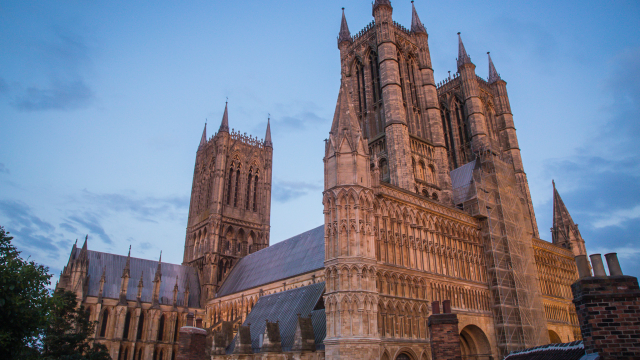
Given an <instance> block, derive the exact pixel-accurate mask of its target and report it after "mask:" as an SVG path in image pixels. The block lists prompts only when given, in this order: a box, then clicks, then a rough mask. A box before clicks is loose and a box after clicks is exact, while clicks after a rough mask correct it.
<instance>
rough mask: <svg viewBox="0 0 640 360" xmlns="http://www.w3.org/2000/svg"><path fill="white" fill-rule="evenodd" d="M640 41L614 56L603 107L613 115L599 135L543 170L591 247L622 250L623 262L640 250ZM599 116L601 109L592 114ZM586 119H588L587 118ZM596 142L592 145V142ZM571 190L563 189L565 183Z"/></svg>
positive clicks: (635, 268) (637, 269) (638, 270)
mask: <svg viewBox="0 0 640 360" xmlns="http://www.w3.org/2000/svg"><path fill="white" fill-rule="evenodd" d="M637 63H640V47H639V48H635V49H629V50H627V51H625V52H624V53H622V54H620V55H619V56H618V57H616V58H615V61H614V63H613V71H612V72H611V74H610V77H609V79H608V80H607V81H606V82H605V83H604V86H603V89H604V90H605V91H606V92H607V93H609V94H610V95H611V99H612V100H611V102H610V104H609V106H607V107H606V108H605V109H603V111H605V112H606V113H607V114H608V116H609V118H608V120H607V121H606V122H605V124H604V125H603V127H602V128H601V129H600V131H599V133H598V136H597V138H593V139H589V140H588V141H587V142H586V143H585V144H584V145H583V146H582V147H580V148H579V149H578V152H577V154H576V155H575V156H572V157H570V158H558V159H553V160H551V161H549V162H548V163H547V164H546V166H545V171H546V172H547V173H548V174H549V175H551V176H550V177H554V178H555V179H556V185H557V186H558V187H559V191H560V192H561V195H562V197H563V199H564V201H565V204H567V206H568V207H569V211H570V212H571V215H572V217H573V219H574V220H575V221H576V222H578V223H580V225H581V226H580V231H581V233H582V236H583V238H584V239H585V242H586V244H587V250H588V251H589V252H593V251H594V250H606V251H607V252H612V251H613V252H618V253H620V254H621V255H620V258H621V261H622V262H623V265H624V266H623V270H624V268H625V267H628V268H629V269H632V271H635V272H636V273H635V275H640V265H632V264H633V262H634V261H633V260H634V256H635V255H637V254H639V253H640V242H639V241H638V240H637V233H638V231H640V149H639V148H638V146H637V144H638V143H640V119H639V118H638V115H637V114H638V110H640V106H639V104H640V69H638V67H637V66H636V64H637ZM594 116H598V114H594ZM585 121H588V119H586V120H585ZM594 143H597V144H598V146H597V147H594V146H593V144H594ZM596 149H597V150H596ZM564 187H566V188H568V189H570V190H569V191H566V190H565V192H563V190H562V188H564Z"/></svg>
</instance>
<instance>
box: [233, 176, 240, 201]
mask: <svg viewBox="0 0 640 360" xmlns="http://www.w3.org/2000/svg"><path fill="white" fill-rule="evenodd" d="M239 183H240V169H238V170H236V188H235V191H234V193H233V206H234V207H237V206H238V184H239Z"/></svg>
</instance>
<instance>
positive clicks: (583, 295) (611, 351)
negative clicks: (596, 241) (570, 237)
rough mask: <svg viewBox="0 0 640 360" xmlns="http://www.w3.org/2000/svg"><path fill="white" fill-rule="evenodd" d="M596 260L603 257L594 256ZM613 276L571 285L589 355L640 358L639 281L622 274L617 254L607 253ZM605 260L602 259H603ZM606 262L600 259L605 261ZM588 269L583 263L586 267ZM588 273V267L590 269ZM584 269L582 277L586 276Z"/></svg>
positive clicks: (604, 359) (605, 358)
mask: <svg viewBox="0 0 640 360" xmlns="http://www.w3.org/2000/svg"><path fill="white" fill-rule="evenodd" d="M591 256H592V261H593V257H594V256H596V258H599V257H600V254H594V255H591ZM606 257H607V262H608V265H609V273H613V274H619V275H613V276H606V274H604V275H603V274H602V272H604V269H602V272H601V271H598V273H600V276H597V275H596V276H590V272H589V276H586V277H581V278H580V279H579V280H578V281H576V282H575V283H573V284H572V285H571V291H572V292H573V303H574V305H575V306H576V312H577V313H578V321H579V322H580V331H581V332H582V339H583V342H584V350H585V353H586V354H595V353H597V354H599V355H600V359H601V360H613V359H616V360H617V359H639V358H640V327H639V326H638V324H640V288H639V287H638V279H637V278H635V277H633V276H625V275H622V271H621V270H620V266H619V264H618V261H617V256H616V254H607V255H606ZM600 259H601V258H600ZM601 261H602V260H600V262H601ZM585 266H588V264H587V265H585V264H582V267H585ZM586 270H588V268H587V269H586ZM586 273H587V271H585V270H584V269H583V271H582V272H581V274H586Z"/></svg>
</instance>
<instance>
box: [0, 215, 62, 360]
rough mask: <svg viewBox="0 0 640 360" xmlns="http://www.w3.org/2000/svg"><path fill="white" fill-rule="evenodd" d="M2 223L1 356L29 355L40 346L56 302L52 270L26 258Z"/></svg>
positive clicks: (0, 243)
mask: <svg viewBox="0 0 640 360" xmlns="http://www.w3.org/2000/svg"><path fill="white" fill-rule="evenodd" d="M8 235H9V233H8V232H5V230H4V228H3V227H2V226H0V358H2V359H14V358H18V357H23V358H24V357H25V356H27V357H28V354H32V353H33V351H34V349H35V348H37V347H38V344H39V340H40V336H41V333H42V329H43V328H44V327H45V326H46V323H47V315H48V311H49V309H50V307H51V305H52V302H51V296H50V292H49V290H48V289H47V286H48V285H49V284H50V279H51V275H50V274H49V273H48V271H49V269H48V268H47V267H45V266H43V265H38V264H36V263H35V262H33V261H25V260H23V259H22V258H21V257H20V252H19V251H18V250H17V249H16V247H15V246H13V244H11V240H12V239H13V237H12V236H8Z"/></svg>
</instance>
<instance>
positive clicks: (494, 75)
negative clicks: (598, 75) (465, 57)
mask: <svg viewBox="0 0 640 360" xmlns="http://www.w3.org/2000/svg"><path fill="white" fill-rule="evenodd" d="M487 56H488V57H489V84H493V83H494V82H496V81H498V80H501V79H500V74H498V72H497V71H496V67H495V66H494V65H493V60H491V55H490V54H489V52H488V51H487ZM554 189H555V184H554Z"/></svg>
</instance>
